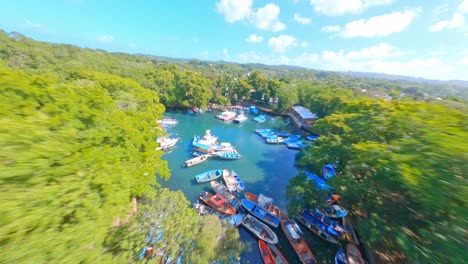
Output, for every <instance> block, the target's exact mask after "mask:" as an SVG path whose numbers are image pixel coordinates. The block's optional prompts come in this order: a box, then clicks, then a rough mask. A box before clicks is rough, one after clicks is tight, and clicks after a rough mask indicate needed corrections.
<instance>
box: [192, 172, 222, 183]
mask: <svg viewBox="0 0 468 264" xmlns="http://www.w3.org/2000/svg"><path fill="white" fill-rule="evenodd" d="M222 175H223V170H209V171H206V172H203V173H200V174H198V175H196V176H195V180H196V181H197V183H203V182H209V181H212V180H216V179H218V178H219V177H221V176H222Z"/></svg>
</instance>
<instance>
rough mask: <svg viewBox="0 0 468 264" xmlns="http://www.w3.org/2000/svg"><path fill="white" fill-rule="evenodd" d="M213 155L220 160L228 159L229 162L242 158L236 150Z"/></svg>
mask: <svg viewBox="0 0 468 264" xmlns="http://www.w3.org/2000/svg"><path fill="white" fill-rule="evenodd" d="M213 155H215V156H216V157H218V158H220V159H227V160H234V159H239V158H241V157H242V155H241V154H239V152H237V151H236V150H228V151H218V152H215V153H213Z"/></svg>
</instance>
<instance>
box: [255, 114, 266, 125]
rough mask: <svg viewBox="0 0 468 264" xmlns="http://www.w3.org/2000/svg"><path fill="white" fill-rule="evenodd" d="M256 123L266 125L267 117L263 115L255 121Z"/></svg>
mask: <svg viewBox="0 0 468 264" xmlns="http://www.w3.org/2000/svg"><path fill="white" fill-rule="evenodd" d="M253 120H254V121H255V122H258V123H264V122H265V121H266V115H264V114H262V115H259V116H257V117H255V118H254V119H253Z"/></svg>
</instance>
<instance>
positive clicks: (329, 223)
mask: <svg viewBox="0 0 468 264" xmlns="http://www.w3.org/2000/svg"><path fill="white" fill-rule="evenodd" d="M301 215H303V216H304V217H305V218H307V219H312V218H315V219H317V220H318V221H320V222H321V223H323V224H324V225H325V228H326V229H325V231H327V232H328V233H329V234H331V235H333V236H336V237H341V236H343V234H345V233H349V231H348V230H347V229H346V228H344V227H343V226H342V225H341V224H339V223H338V222H337V221H335V220H332V219H330V218H328V217H326V216H325V215H324V214H322V213H321V212H320V211H318V210H317V209H314V210H310V209H309V210H307V209H304V210H302V211H301ZM312 220H313V219H312Z"/></svg>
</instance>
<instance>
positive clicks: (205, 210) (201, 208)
mask: <svg viewBox="0 0 468 264" xmlns="http://www.w3.org/2000/svg"><path fill="white" fill-rule="evenodd" d="M193 208H195V210H196V211H197V212H198V214H199V215H201V216H206V215H210V214H214V215H217V216H220V215H221V213H220V212H218V211H216V210H214V209H212V208H211V207H208V206H206V205H204V204H201V203H199V202H198V201H197V202H196V203H194V204H193Z"/></svg>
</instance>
